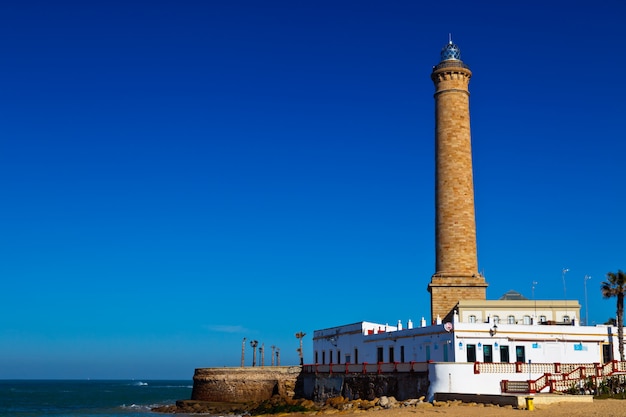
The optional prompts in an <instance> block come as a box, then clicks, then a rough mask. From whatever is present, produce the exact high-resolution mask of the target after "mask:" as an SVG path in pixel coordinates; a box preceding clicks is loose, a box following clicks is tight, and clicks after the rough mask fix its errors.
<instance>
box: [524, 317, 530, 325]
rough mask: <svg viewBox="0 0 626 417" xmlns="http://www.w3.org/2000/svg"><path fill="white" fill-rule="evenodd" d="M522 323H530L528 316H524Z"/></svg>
mask: <svg viewBox="0 0 626 417" xmlns="http://www.w3.org/2000/svg"><path fill="white" fill-rule="evenodd" d="M524 324H530V316H524Z"/></svg>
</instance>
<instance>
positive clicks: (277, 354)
mask: <svg viewBox="0 0 626 417" xmlns="http://www.w3.org/2000/svg"><path fill="white" fill-rule="evenodd" d="M276 366H280V348H276Z"/></svg>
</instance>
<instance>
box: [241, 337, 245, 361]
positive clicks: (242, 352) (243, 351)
mask: <svg viewBox="0 0 626 417" xmlns="http://www.w3.org/2000/svg"><path fill="white" fill-rule="evenodd" d="M245 352H246V338H245V337H244V338H243V340H242V341H241V367H242V368H243V367H244V357H245Z"/></svg>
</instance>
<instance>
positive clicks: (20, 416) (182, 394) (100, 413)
mask: <svg viewBox="0 0 626 417" xmlns="http://www.w3.org/2000/svg"><path fill="white" fill-rule="evenodd" d="M192 388H193V381H191V380H123V379H122V380H104V379H103V380H92V379H88V380H71V379H68V380H64V379H41V380H39V379H32V380H31V379H4V380H0V417H5V416H6V417H9V416H11V417H38V416H56V417H77V416H81V417H92V416H93V417H95V416H97V417H113V416H124V417H133V416H135V417H139V416H141V417H146V416H159V415H160V416H163V414H160V413H153V412H152V411H151V410H152V408H153V407H157V406H161V405H167V404H174V403H175V402H176V400H184V399H189V398H191V390H192Z"/></svg>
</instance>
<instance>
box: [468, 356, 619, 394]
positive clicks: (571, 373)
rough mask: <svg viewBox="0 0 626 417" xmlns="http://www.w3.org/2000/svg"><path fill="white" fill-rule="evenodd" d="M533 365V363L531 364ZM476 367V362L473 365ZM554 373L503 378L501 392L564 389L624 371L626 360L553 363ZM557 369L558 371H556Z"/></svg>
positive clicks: (558, 390) (556, 390)
mask: <svg viewBox="0 0 626 417" xmlns="http://www.w3.org/2000/svg"><path fill="white" fill-rule="evenodd" d="M533 365H534V364H533ZM474 366H475V367H476V364H475V365H474ZM554 370H555V373H550V372H545V373H544V374H543V375H541V376H540V377H539V378H537V379H535V380H528V381H508V380H503V381H502V382H501V384H500V387H501V389H502V392H503V393H519V392H520V389H522V387H523V386H524V385H525V386H526V387H527V389H528V391H526V393H537V392H541V391H542V390H543V389H545V388H547V387H550V392H560V391H566V390H568V389H570V388H571V387H572V385H574V384H576V383H580V382H581V381H584V380H586V379H587V378H592V379H593V380H594V381H595V382H597V380H598V379H601V378H606V377H609V376H611V375H614V374H616V373H624V372H626V362H619V361H616V360H613V361H611V362H607V363H605V364H604V365H600V364H599V363H593V364H556V363H555V364H554ZM557 370H558V372H556V371H557Z"/></svg>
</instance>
